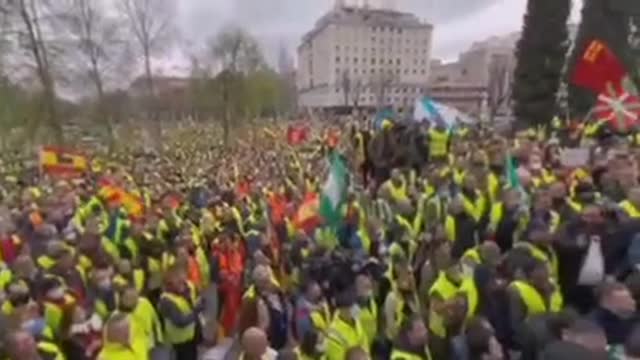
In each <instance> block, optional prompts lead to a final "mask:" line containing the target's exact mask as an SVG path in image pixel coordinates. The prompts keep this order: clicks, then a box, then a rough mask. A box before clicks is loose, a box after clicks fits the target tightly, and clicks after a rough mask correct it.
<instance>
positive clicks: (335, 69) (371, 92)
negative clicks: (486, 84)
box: [297, 1, 433, 109]
mask: <svg viewBox="0 0 640 360" xmlns="http://www.w3.org/2000/svg"><path fill="white" fill-rule="evenodd" d="M432 33H433V26H431V25H430V24H428V23H426V22H424V21H421V20H420V19H418V18H417V17H416V16H415V15H413V14H410V13H405V12H400V11H397V10H393V9H391V8H387V7H385V8H373V7H371V6H370V5H367V3H366V2H365V3H364V4H361V5H360V6H354V5H347V4H346V3H345V1H338V2H337V3H336V6H335V7H334V8H333V9H332V10H331V11H329V12H328V13H327V14H325V15H324V16H323V17H322V18H320V19H319V20H318V21H317V23H316V25H315V27H314V29H313V30H311V31H310V32H308V33H307V34H306V35H304V37H303V39H302V42H301V44H300V45H299V46H298V49H297V53H298V72H297V87H298V103H299V105H300V106H301V107H303V108H312V109H314V108H331V107H345V106H346V107H353V106H356V107H378V106H387V105H392V106H394V107H396V108H407V107H411V106H413V104H414V101H415V99H416V98H417V97H419V96H421V94H424V93H426V84H427V82H428V80H429V75H430V73H429V67H430V58H431V45H432Z"/></svg>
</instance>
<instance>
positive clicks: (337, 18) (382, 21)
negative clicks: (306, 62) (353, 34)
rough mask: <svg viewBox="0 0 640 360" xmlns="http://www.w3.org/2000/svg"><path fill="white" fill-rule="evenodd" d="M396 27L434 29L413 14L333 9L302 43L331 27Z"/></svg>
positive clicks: (370, 9) (348, 8) (307, 34)
mask: <svg viewBox="0 0 640 360" xmlns="http://www.w3.org/2000/svg"><path fill="white" fill-rule="evenodd" d="M361 24H366V25H369V26H395V27H402V28H404V29H406V28H423V27H433V25H431V24H429V23H427V22H426V21H423V20H421V19H419V18H418V17H417V16H415V15H414V14H412V13H408V12H402V11H397V10H391V9H377V8H376V9H374V8H368V7H355V6H344V7H341V8H337V9H332V10H330V11H329V12H328V13H326V14H325V15H323V16H322V17H321V18H320V19H319V20H318V21H316V24H315V27H314V28H313V30H311V31H309V32H308V33H306V34H305V35H304V36H303V37H302V43H303V44H304V43H306V42H308V41H309V40H310V39H311V38H313V37H314V36H315V35H316V34H317V33H319V32H320V31H322V30H323V29H324V28H326V27H327V26H329V25H361Z"/></svg>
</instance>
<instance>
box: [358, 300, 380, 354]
mask: <svg viewBox="0 0 640 360" xmlns="http://www.w3.org/2000/svg"><path fill="white" fill-rule="evenodd" d="M359 318H360V324H361V325H362V329H363V330H364V332H365V335H366V336H367V341H368V342H369V344H372V343H373V340H374V339H375V337H376V335H378V304H376V301H375V300H374V299H373V298H371V299H369V301H368V304H367V306H364V307H361V308H360V316H359Z"/></svg>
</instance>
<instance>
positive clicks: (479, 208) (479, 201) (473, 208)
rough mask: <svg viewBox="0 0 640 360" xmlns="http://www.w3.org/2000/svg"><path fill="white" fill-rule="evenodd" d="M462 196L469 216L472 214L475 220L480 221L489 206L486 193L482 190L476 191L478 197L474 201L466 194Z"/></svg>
mask: <svg viewBox="0 0 640 360" xmlns="http://www.w3.org/2000/svg"><path fill="white" fill-rule="evenodd" d="M461 196H462V204H463V206H464V210H465V211H466V212H467V214H469V216H471V218H473V219H474V220H475V221H480V220H481V219H482V217H483V216H484V213H485V210H486V206H487V201H486V198H485V196H484V194H482V192H480V191H476V198H475V199H474V200H473V201H471V199H469V198H468V197H466V196H464V195H461Z"/></svg>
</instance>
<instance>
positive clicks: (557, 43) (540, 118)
mask: <svg viewBox="0 0 640 360" xmlns="http://www.w3.org/2000/svg"><path fill="white" fill-rule="evenodd" d="M570 9H571V1H570V0H529V1H528V4H527V13H526V15H525V18H524V25H523V29H522V37H521V38H520V41H518V45H517V49H516V58H517V61H518V63H517V65H516V69H515V76H514V77H515V82H514V85H513V99H514V113H515V115H516V119H517V127H519V128H523V127H527V126H537V125H544V124H547V123H549V122H550V121H551V119H552V118H553V116H554V115H555V112H556V93H557V92H558V88H559V85H560V79H561V76H562V69H563V67H564V64H565V58H566V53H567V48H568V41H567V38H568V30H567V20H568V18H569V12H570Z"/></svg>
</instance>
